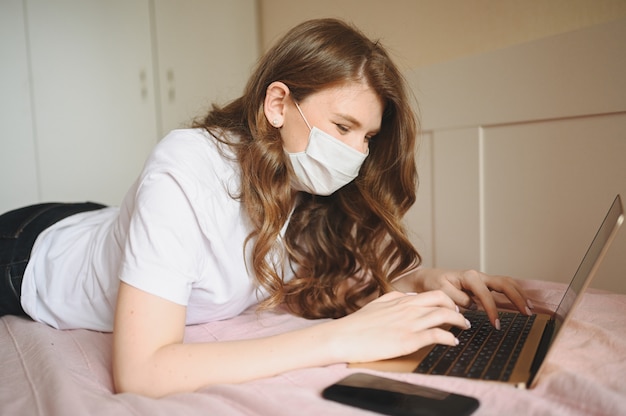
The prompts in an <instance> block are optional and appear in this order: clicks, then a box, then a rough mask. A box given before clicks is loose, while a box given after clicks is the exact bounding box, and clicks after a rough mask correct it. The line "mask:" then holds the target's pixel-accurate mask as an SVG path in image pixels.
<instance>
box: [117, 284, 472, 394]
mask: <svg viewBox="0 0 626 416" xmlns="http://www.w3.org/2000/svg"><path fill="white" fill-rule="evenodd" d="M185 312H186V309H185V307H184V306H181V305H178V304H175V303H172V302H170V301H167V300H165V299H162V298H159V297H157V296H154V295H151V294H149V293H147V292H144V291H141V290H139V289H136V288H134V287H132V286H130V285H128V284H126V283H123V282H122V283H121V284H120V290H119V295H118V303H117V309H116V314H115V329H114V335H113V376H114V381H115V389H116V391H117V392H133V393H139V394H143V395H146V396H152V397H159V396H164V395H167V394H171V393H176V392H183V391H193V390H196V389H198V388H200V387H203V386H206V385H209V384H216V383H237V382H243V381H248V380H252V379H256V378H261V377H269V376H272V375H276V374H278V373H282V372H285V371H289V370H294V369H298V368H306V367H313V366H323V365H329V364H332V363H338V362H346V361H351V362H358V361H373V360H378V359H384V358H391V357H394V356H399V355H403V354H407V353H410V352H413V351H415V350H417V349H419V348H421V347H423V346H426V345H429V344H432V343H441V344H448V345H454V344H455V343H456V340H455V338H454V336H453V335H452V334H451V333H450V332H449V331H444V330H442V329H439V328H438V327H439V326H440V325H443V324H451V325H456V326H459V327H461V328H465V327H466V326H467V321H466V320H465V318H464V317H463V316H462V315H461V314H460V313H458V309H457V308H456V306H455V305H454V303H453V302H452V300H451V299H450V298H449V297H448V296H447V295H445V294H444V293H443V292H441V291H433V292H429V293H426V294H422V295H405V294H401V293H398V292H394V293H390V294H387V295H384V296H382V297H380V298H378V299H376V300H375V301H373V302H370V303H369V304H367V305H366V306H365V307H363V308H362V309H361V310H359V311H357V312H355V313H354V314H352V315H348V316H346V317H344V318H341V319H337V320H331V321H324V322H323V323H320V324H317V325H313V326H311V327H308V328H304V329H300V330H296V331H292V332H287V333H283V334H280V335H275V336H271V337H266V338H258V339H252V340H242V341H220V342H212V343H195V344H184V343H183V335H184V330H185Z"/></svg>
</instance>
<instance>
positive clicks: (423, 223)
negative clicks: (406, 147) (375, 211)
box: [405, 132, 435, 267]
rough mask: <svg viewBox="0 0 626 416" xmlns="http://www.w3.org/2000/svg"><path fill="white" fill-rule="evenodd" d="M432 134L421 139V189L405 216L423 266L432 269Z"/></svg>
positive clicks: (425, 134) (418, 168)
mask: <svg viewBox="0 0 626 416" xmlns="http://www.w3.org/2000/svg"><path fill="white" fill-rule="evenodd" d="M432 142H433V137H432V134H429V133H428V132H426V133H424V134H422V135H421V137H420V141H419V146H418V149H417V171H418V175H419V187H418V191H417V200H416V201H415V204H414V205H413V206H412V207H411V209H410V210H409V212H407V214H406V216H405V223H406V225H407V228H408V232H409V238H410V239H411V242H412V243H413V244H414V245H415V247H417V249H418V251H419V253H420V256H422V265H423V266H425V267H432V266H433V265H434V263H435V261H434V253H433V227H434V223H433V171H432V169H433V167H432V151H433V149H432Z"/></svg>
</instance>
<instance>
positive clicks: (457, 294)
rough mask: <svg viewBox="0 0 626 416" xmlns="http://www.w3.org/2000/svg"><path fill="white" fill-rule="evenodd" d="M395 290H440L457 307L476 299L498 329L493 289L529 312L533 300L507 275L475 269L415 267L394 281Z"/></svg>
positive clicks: (522, 310) (470, 305)
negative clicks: (411, 271) (412, 270)
mask: <svg viewBox="0 0 626 416" xmlns="http://www.w3.org/2000/svg"><path fill="white" fill-rule="evenodd" d="M394 286H395V287H396V288H397V289H398V290H403V291H410V292H415V291H417V292H426V291H430V290H441V291H443V292H445V293H446V294H447V295H448V296H450V298H451V299H452V300H453V301H454V302H455V303H456V304H457V305H459V306H461V307H463V308H471V307H473V306H474V305H475V300H478V301H479V302H480V303H481V304H482V306H483V308H484V309H485V311H486V312H487V315H488V316H489V320H490V321H491V323H492V324H493V325H494V326H495V327H496V328H498V329H499V327H500V321H499V319H498V310H497V306H496V300H495V298H494V296H493V293H492V291H493V292H498V293H502V294H503V295H504V296H506V297H507V298H508V299H509V300H510V301H511V303H513V305H514V306H515V307H516V308H517V309H519V311H520V312H522V313H525V314H528V315H530V314H531V313H532V312H531V311H530V308H532V303H531V302H530V300H528V298H527V297H526V295H525V294H524V291H523V290H522V288H521V287H520V285H519V283H518V282H517V281H516V280H515V279H513V278H510V277H506V276H495V275H489V274H485V273H481V272H478V271H475V270H441V269H417V270H416V271H415V272H413V273H411V274H409V275H407V276H404V277H402V278H401V279H399V280H397V281H396V282H394Z"/></svg>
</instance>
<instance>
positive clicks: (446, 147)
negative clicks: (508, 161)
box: [432, 128, 480, 269]
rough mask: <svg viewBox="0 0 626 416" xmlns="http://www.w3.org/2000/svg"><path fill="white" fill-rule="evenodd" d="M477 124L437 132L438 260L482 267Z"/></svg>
mask: <svg viewBox="0 0 626 416" xmlns="http://www.w3.org/2000/svg"><path fill="white" fill-rule="evenodd" d="M479 133H480V131H479V129H476V128H470V129H461V130H447V131H438V132H435V133H434V134H433V153H432V154H433V160H432V164H433V205H434V208H433V221H434V230H435V233H434V263H435V266H438V267H451V268H461V269H466V268H475V269H476V268H480V222H479V221H480V180H479V172H480V169H479V168H480V165H479V156H480V154H479V139H480V135H479Z"/></svg>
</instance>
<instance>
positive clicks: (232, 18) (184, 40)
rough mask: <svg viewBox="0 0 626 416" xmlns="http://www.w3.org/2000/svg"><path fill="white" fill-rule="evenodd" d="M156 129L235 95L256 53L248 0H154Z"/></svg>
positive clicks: (179, 123)
mask: <svg viewBox="0 0 626 416" xmlns="http://www.w3.org/2000/svg"><path fill="white" fill-rule="evenodd" d="M153 13H154V27H155V40H156V42H155V43H156V51H157V56H158V60H157V62H158V63H157V66H158V72H159V85H160V90H161V91H160V104H161V105H160V110H161V114H160V119H161V123H160V129H161V132H160V133H161V134H166V133H167V132H168V131H169V130H172V129H175V128H180V127H185V126H187V125H189V123H190V122H191V121H192V120H193V119H194V118H197V117H199V116H202V115H203V114H204V113H205V112H206V110H207V109H208V108H209V107H210V105H211V103H213V102H217V103H225V102H226V101H229V100H231V99H233V98H236V97H239V96H240V95H241V93H242V91H243V88H244V86H245V83H246V81H247V79H248V77H249V75H250V71H251V69H252V66H253V65H254V63H255V62H256V59H257V57H258V35H257V13H256V2H255V1H253V0H238V1H222V0H182V1H176V2H173V1H169V0H155V1H154V11H153Z"/></svg>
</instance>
